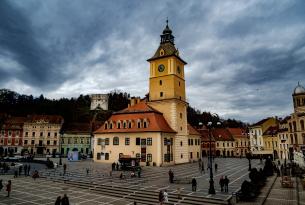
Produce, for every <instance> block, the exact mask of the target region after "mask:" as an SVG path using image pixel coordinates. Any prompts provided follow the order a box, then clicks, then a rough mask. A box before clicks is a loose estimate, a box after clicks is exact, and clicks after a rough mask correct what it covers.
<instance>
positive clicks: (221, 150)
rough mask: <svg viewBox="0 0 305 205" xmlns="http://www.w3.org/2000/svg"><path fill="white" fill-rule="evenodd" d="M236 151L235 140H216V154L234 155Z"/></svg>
mask: <svg viewBox="0 0 305 205" xmlns="http://www.w3.org/2000/svg"><path fill="white" fill-rule="evenodd" d="M234 151H235V142H234V141H218V140H217V141H216V156H223V157H224V156H226V157H233V156H234ZM218 154H219V155H218Z"/></svg>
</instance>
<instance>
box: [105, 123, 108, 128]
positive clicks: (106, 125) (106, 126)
mask: <svg viewBox="0 0 305 205" xmlns="http://www.w3.org/2000/svg"><path fill="white" fill-rule="evenodd" d="M107 128H108V124H107V122H106V123H105V130H107Z"/></svg>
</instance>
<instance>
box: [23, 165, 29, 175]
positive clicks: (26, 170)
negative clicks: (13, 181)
mask: <svg viewBox="0 0 305 205" xmlns="http://www.w3.org/2000/svg"><path fill="white" fill-rule="evenodd" d="M23 173H24V176H27V174H28V166H27V165H24V166H23Z"/></svg>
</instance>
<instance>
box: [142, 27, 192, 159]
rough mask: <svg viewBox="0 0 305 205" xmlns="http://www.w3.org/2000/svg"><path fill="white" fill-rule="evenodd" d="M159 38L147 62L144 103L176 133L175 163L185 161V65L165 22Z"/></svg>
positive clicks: (186, 151)
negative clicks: (147, 90)
mask: <svg viewBox="0 0 305 205" xmlns="http://www.w3.org/2000/svg"><path fill="white" fill-rule="evenodd" d="M160 37H161V41H160V45H159V47H158V49H157V51H156V52H155V54H154V55H153V57H151V58H150V59H148V60H147V61H148V62H149V63H150V78H149V100H148V104H149V105H150V106H151V107H153V108H155V109H157V110H159V111H160V112H162V113H163V116H164V117H165V119H166V121H167V122H168V123H169V125H170V126H171V128H172V129H174V130H175V131H176V132H177V134H176V136H175V138H174V142H173V143H174V145H173V146H174V149H175V156H174V158H175V159H174V160H175V162H176V163H183V162H188V150H187V149H188V148H187V145H188V136H187V135H188V133H187V113H186V110H187V102H186V95H185V79H184V66H185V65H186V64H187V63H186V62H185V61H184V60H182V58H181V57H180V56H179V51H178V49H177V48H176V47H175V43H174V36H173V34H172V30H171V29H170V28H169V26H168V21H166V27H165V29H164V30H163V32H162V34H161V35H160Z"/></svg>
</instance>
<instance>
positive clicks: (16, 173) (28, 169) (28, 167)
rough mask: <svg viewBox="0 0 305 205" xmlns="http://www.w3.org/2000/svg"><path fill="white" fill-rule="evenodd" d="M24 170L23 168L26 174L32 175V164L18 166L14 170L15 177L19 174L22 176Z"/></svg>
mask: <svg viewBox="0 0 305 205" xmlns="http://www.w3.org/2000/svg"><path fill="white" fill-rule="evenodd" d="M22 170H23V173H24V176H30V171H31V165H27V164H26V165H24V166H20V167H19V168H18V170H17V169H16V170H15V172H14V178H17V177H18V175H19V176H21V174H22Z"/></svg>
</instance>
